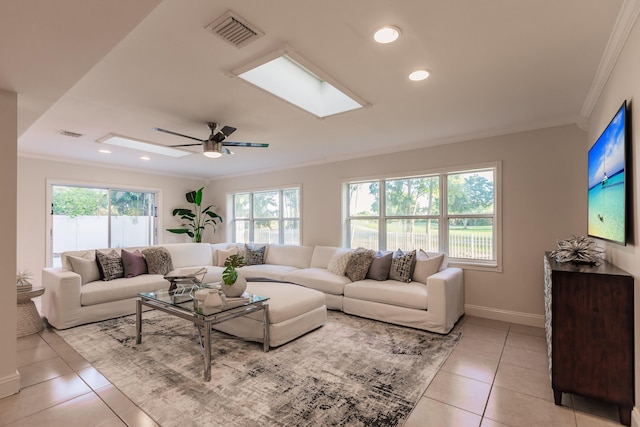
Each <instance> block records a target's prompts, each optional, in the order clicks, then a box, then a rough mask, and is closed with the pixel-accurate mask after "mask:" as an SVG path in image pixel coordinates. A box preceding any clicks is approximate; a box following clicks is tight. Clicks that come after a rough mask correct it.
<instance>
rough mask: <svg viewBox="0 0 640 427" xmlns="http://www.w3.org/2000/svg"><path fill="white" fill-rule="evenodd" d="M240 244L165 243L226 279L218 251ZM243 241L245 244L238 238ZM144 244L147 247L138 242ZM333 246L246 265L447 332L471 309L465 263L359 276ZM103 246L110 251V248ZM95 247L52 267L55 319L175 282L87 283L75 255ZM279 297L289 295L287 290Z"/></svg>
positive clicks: (118, 305)
mask: <svg viewBox="0 0 640 427" xmlns="http://www.w3.org/2000/svg"><path fill="white" fill-rule="evenodd" d="M234 245H235V244H233V243H218V244H207V243H178V244H167V245H159V246H162V247H164V248H166V249H167V250H168V251H169V253H170V254H171V259H172V262H173V267H174V268H175V269H176V270H177V271H179V270H180V269H182V268H186V267H206V269H207V274H206V276H205V279H204V280H205V281H206V282H213V281H220V280H221V274H222V271H223V270H224V268H223V267H221V266H219V265H221V264H222V262H223V261H224V260H218V259H217V258H218V251H224V250H228V249H229V248H232V247H233V246H234ZM238 246H241V245H238ZM131 249H132V250H133V249H140V248H131ZM338 249H339V248H337V247H327V246H315V247H310V246H293V245H276V244H271V245H267V247H266V251H265V256H264V264H260V265H248V266H245V267H242V268H241V269H240V270H239V271H240V274H241V275H243V276H244V277H263V278H268V279H272V280H275V281H283V282H292V283H295V284H297V285H302V286H304V287H307V288H310V289H314V290H317V291H321V292H323V293H324V296H325V301H326V307H327V308H329V309H333V310H342V311H344V312H345V313H349V314H354V315H357V316H362V317H367V318H371V319H376V320H380V321H385V322H390V323H395V324H399V325H404V326H409V327H413V328H418V329H424V330H427V331H432V332H437V333H442V334H446V333H448V332H449V331H450V330H451V329H452V328H453V326H454V324H455V323H456V321H457V320H458V319H459V318H460V317H461V316H462V315H463V314H464V281H463V271H462V269H460V268H455V267H448V266H447V265H446V262H445V263H443V265H442V267H441V269H440V271H438V272H437V273H436V274H433V275H431V276H429V277H428V278H427V279H426V283H425V284H422V283H417V282H409V283H404V282H400V281H395V280H386V281H376V280H370V279H365V280H360V281H356V282H351V280H350V279H349V278H348V277H346V276H342V275H337V274H334V273H331V272H330V271H328V270H327V267H328V265H329V262H330V260H331V258H332V256H333V255H334V253H335V252H336V251H337V250H338ZM103 251H110V249H105V250H103ZM94 252H95V251H75V252H65V253H63V254H62V265H63V267H60V268H45V269H43V272H42V284H43V286H44V287H45V288H46V292H45V293H44V295H43V299H42V309H43V312H44V314H45V317H46V318H47V320H48V321H49V323H50V324H51V325H52V326H54V327H56V328H58V329H65V328H69V327H73V326H76V325H81V324H84V323H90V322H96V321H101V320H105V319H109V318H113V317H118V316H124V315H128V314H132V313H134V312H135V299H136V297H137V294H138V293H139V292H151V291H154V290H157V289H162V288H168V286H169V284H168V282H167V281H166V280H165V279H164V278H163V276H162V275H154V274H143V275H140V276H137V277H132V278H119V279H114V280H109V281H103V280H97V281H91V282H89V283H85V284H82V278H81V276H80V274H78V273H75V272H74V271H72V268H71V265H70V263H69V262H68V259H67V258H68V256H70V255H71V256H76V257H85V258H89V259H90V258H91V256H92V254H93V253H94ZM278 298H286V295H279V296H278Z"/></svg>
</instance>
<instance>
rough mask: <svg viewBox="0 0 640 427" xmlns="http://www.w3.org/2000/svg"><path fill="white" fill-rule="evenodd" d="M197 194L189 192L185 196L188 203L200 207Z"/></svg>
mask: <svg viewBox="0 0 640 427" xmlns="http://www.w3.org/2000/svg"><path fill="white" fill-rule="evenodd" d="M196 194H197V193H196V192H195V190H194V191H189V192H188V193H187V194H185V197H186V198H187V202H189V203H195V204H196V205H198V204H197V203H196ZM198 206H199V205H198Z"/></svg>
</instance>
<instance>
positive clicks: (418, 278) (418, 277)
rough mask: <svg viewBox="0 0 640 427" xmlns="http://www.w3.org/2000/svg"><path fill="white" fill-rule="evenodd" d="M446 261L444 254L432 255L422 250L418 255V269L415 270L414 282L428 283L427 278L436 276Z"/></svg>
mask: <svg viewBox="0 0 640 427" xmlns="http://www.w3.org/2000/svg"><path fill="white" fill-rule="evenodd" d="M442 261H444V254H438V255H431V256H429V254H427V253H426V252H425V251H423V250H422V249H421V250H420V251H419V252H418V253H417V254H416V267H415V268H414V270H413V281H414V282H420V283H425V284H426V283H427V277H429V276H431V275H433V274H436V273H437V272H438V271H439V270H440V266H441V265H442Z"/></svg>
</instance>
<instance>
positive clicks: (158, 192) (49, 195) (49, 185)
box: [45, 178, 164, 267]
mask: <svg viewBox="0 0 640 427" xmlns="http://www.w3.org/2000/svg"><path fill="white" fill-rule="evenodd" d="M45 182H46V194H45V218H46V219H45V227H46V230H47V232H46V236H45V253H46V260H45V264H46V266H47V267H52V266H53V214H52V212H53V208H52V207H53V187H54V186H62V187H84V188H98V189H103V190H108V191H109V194H111V193H110V192H111V191H132V192H142V193H154V195H155V196H154V198H155V206H154V218H155V220H154V222H155V224H154V229H153V233H152V237H153V243H152V244H154V245H157V244H161V243H162V237H161V236H162V235H161V234H160V233H159V230H160V229H163V228H164V227H163V225H162V224H163V218H164V216H163V215H162V189H160V188H155V187H145V186H134V185H126V184H114V183H105V182H87V181H74V180H67V179H57V178H47V179H46V180H45ZM110 199H111V197H109V203H111V200H110ZM110 221H111V220H110V219H109V222H110ZM110 238H111V237H109V239H110ZM96 249H99V248H96Z"/></svg>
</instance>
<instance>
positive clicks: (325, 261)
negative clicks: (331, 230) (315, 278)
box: [309, 246, 340, 268]
mask: <svg viewBox="0 0 640 427" xmlns="http://www.w3.org/2000/svg"><path fill="white" fill-rule="evenodd" d="M338 249H340V248H338V247H336V246H316V247H314V248H313V255H312V256H311V263H310V264H309V267H311V268H327V267H328V266H329V261H330V260H331V257H332V256H333V254H334V253H336V251H337V250H338Z"/></svg>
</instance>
